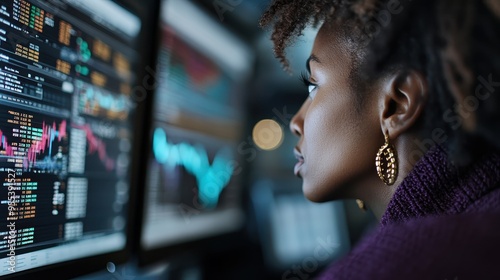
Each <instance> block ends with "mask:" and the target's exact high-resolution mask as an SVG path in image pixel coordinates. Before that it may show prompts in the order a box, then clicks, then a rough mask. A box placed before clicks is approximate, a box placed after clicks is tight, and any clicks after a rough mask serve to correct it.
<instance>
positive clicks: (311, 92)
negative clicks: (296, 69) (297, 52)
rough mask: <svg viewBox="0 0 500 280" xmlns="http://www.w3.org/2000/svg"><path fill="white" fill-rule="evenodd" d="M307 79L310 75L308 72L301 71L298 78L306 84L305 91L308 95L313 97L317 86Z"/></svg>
mask: <svg viewBox="0 0 500 280" xmlns="http://www.w3.org/2000/svg"><path fill="white" fill-rule="evenodd" d="M309 79H310V76H309V74H308V73H305V72H302V73H301V74H300V80H301V81H302V83H303V84H304V85H305V86H306V88H307V92H308V93H309V97H311V98H313V97H314V96H315V95H316V88H317V87H318V86H317V85H315V84H313V83H311V81H310V80H309Z"/></svg>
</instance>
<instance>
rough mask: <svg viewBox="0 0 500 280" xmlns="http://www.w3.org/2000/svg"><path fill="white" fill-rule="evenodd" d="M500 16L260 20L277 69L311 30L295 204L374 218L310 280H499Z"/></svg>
mask: <svg viewBox="0 0 500 280" xmlns="http://www.w3.org/2000/svg"><path fill="white" fill-rule="evenodd" d="M499 15H500V9H499V1H497V0H491V1H490V0H453V1H452V0H413V1H412V0H406V1H404V0H401V1H398V0H388V1H377V0H357V1H356V0H344V1H342V0H316V1H306V0H300V1H287V0H275V1H274V2H273V3H272V4H271V6H270V7H269V9H268V10H267V11H266V12H265V13H264V15H263V17H262V19H261V25H262V26H268V25H271V24H274V30H273V33H272V40H273V42H274V44H275V47H274V50H275V54H276V56H277V57H278V58H279V59H280V60H281V62H282V63H283V65H284V67H285V68H286V69H288V61H287V59H286V56H285V49H286V47H287V46H288V45H289V44H290V43H291V42H293V39H294V38H295V37H297V36H298V35H300V34H301V32H302V31H303V30H304V28H305V27H306V26H307V25H308V24H310V23H311V24H313V25H317V24H320V23H321V28H320V29H319V32H318V34H317V36H316V39H315V42H314V46H313V49H312V52H311V55H310V58H309V60H308V61H307V70H308V73H307V75H306V76H305V77H304V82H305V83H306V85H307V88H308V91H309V97H308V98H307V100H306V101H305V102H304V104H303V106H302V107H301V109H300V110H299V112H298V113H297V114H296V115H295V117H294V118H293V120H292V122H291V127H290V128H291V130H292V131H293V132H294V133H295V134H296V135H298V136H299V142H298V143H297V146H296V149H295V154H296V157H297V159H298V163H297V165H296V167H295V174H296V175H297V176H299V177H301V178H302V180H303V191H304V194H305V196H306V197H307V198H308V199H310V200H312V201H316V202H322V201H328V200H336V199H345V198H348V199H360V200H361V201H363V202H364V203H365V204H366V206H367V207H369V208H370V209H371V210H372V211H373V213H374V214H375V215H376V217H378V218H379V219H380V227H379V228H378V229H377V230H376V232H374V233H373V234H371V235H370V236H368V237H367V238H366V239H365V240H363V241H362V242H360V244H359V245H358V246H357V247H356V248H354V250H353V251H352V252H351V253H350V254H349V255H348V256H346V257H345V258H344V259H343V260H342V261H340V262H337V263H335V264H333V265H332V267H330V268H329V269H327V270H326V271H325V272H324V273H323V274H322V279H394V278H398V279H469V278H471V279H487V278H493V279H498V278H499V277H500V271H499V270H498V269H499V268H498V264H499V259H500V257H499V254H500V156H499V149H500V141H499V140H500V135H499V133H500V122H499V120H500V110H499V107H498V105H499V104H500V103H499V99H500V94H499V93H500V36H499V34H500V21H499V17H498V16H499ZM495 256H496V257H495ZM290 279H292V278H290Z"/></svg>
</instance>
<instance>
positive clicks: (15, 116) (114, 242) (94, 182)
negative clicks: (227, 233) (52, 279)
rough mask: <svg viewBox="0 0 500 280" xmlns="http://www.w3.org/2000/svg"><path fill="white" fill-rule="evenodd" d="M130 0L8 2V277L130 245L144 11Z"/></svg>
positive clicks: (2, 41) (0, 141)
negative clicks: (130, 197) (134, 5)
mask: <svg viewBox="0 0 500 280" xmlns="http://www.w3.org/2000/svg"><path fill="white" fill-rule="evenodd" d="M127 3H128V2H127ZM127 3H125V2H124V1H101V0H85V1H78V0H67V1H60V0H50V1H39V0H3V1H2V2H1V4H0V181H1V187H0V276H8V277H9V276H10V277H16V276H19V277H22V278H25V277H28V276H29V275H32V274H30V273H36V275H37V277H41V276H42V275H44V273H45V272H46V273H49V272H50V271H52V272H53V271H54V270H55V269H57V272H56V275H58V276H59V277H64V276H65V275H67V276H70V275H71V276H74V275H75V274H80V273H84V272H85V271H86V270H87V269H95V266H99V267H102V268H104V267H105V264H106V261H109V262H121V261H123V260H124V259H125V257H126V256H127V254H128V251H129V250H128V249H127V248H128V246H129V245H128V243H127V242H128V240H127V232H128V230H127V227H128V225H129V222H130V213H129V208H128V206H129V195H130V193H131V185H132V184H131V180H132V179H131V178H132V177H131V175H130V174H131V172H130V171H131V162H132V153H133V149H132V147H133V145H134V126H135V122H134V121H133V120H134V114H135V109H134V108H135V102H134V100H135V99H137V98H136V97H137V94H136V93H135V92H134V89H137V88H136V85H137V84H139V83H137V80H138V71H137V69H139V68H140V67H139V66H140V57H141V52H140V41H141V36H142V35H141V34H142V31H141V30H142V27H143V22H142V19H141V16H140V15H139V12H137V11H135V10H134V8H132V7H131V6H130V5H127ZM129 4H130V3H129ZM67 265H73V266H71V268H70V269H64V268H68V267H67ZM66 273H67V274H66Z"/></svg>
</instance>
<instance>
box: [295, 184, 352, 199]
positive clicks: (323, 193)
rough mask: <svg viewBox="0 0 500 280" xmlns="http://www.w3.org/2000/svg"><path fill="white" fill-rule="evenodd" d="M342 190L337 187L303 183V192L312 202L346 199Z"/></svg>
mask: <svg viewBox="0 0 500 280" xmlns="http://www.w3.org/2000/svg"><path fill="white" fill-rule="evenodd" d="M341 189H342V188H339V187H336V186H318V185H314V184H308V183H307V182H306V181H303V183H302V192H303V193H304V196H305V198H307V199H308V200H310V201H312V202H317V203H321V202H328V201H333V200H340V199H346V198H348V197H346V196H345V195H343V194H342V192H341V191H340V190H341Z"/></svg>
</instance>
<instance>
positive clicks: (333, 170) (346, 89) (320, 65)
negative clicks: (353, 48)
mask: <svg viewBox="0 0 500 280" xmlns="http://www.w3.org/2000/svg"><path fill="white" fill-rule="evenodd" d="M340 34H341V33H340V32H337V31H336V30H335V27H330V26H326V25H324V26H323V27H322V28H321V29H320V31H319V33H318V35H317V37H316V39H315V42H314V46H313V50H312V53H311V56H310V59H309V62H308V63H309V68H310V77H309V82H310V83H311V85H310V86H309V87H308V88H309V97H308V98H307V100H306V101H305V102H304V104H303V105H302V107H301V109H300V110H299V112H297V114H296V115H295V117H294V118H293V119H292V122H291V124H290V128H291V130H292V132H294V133H295V134H296V135H298V136H299V138H300V139H299V141H298V143H297V146H296V151H295V152H296V156H297V158H298V161H299V163H298V164H297V165H296V167H295V173H296V175H297V176H299V177H301V178H302V179H303V185H302V188H303V192H304V194H305V196H306V197H307V198H308V199H310V200H312V201H316V202H321V201H326V200H331V199H338V198H349V197H351V198H353V197H352V196H353V194H355V193H359V190H357V189H359V187H361V186H363V185H365V183H368V182H370V180H374V179H377V175H376V171H375V155H376V153H377V150H378V148H379V147H380V145H382V144H383V134H382V131H381V126H380V117H379V116H378V110H377V108H378V106H379V105H378V104H377V98H376V96H377V94H375V93H374V92H375V91H376V89H372V88H369V89H368V90H367V92H365V93H363V94H362V96H361V97H360V98H357V97H356V94H360V93H359V92H355V91H354V90H353V89H352V87H351V80H350V74H351V72H352V67H353V60H352V59H351V54H350V52H349V50H348V47H349V46H348V43H347V42H348V41H347V40H344V39H343V38H342V36H340ZM360 99H363V102H362V103H361V104H360V102H359V100H360Z"/></svg>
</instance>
